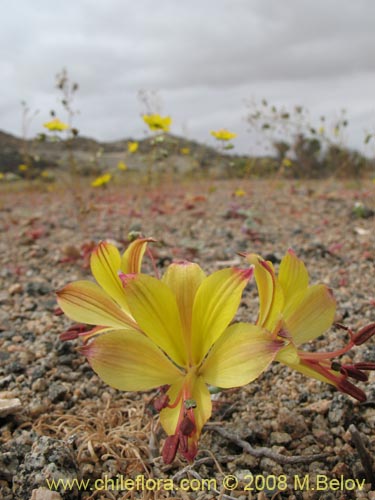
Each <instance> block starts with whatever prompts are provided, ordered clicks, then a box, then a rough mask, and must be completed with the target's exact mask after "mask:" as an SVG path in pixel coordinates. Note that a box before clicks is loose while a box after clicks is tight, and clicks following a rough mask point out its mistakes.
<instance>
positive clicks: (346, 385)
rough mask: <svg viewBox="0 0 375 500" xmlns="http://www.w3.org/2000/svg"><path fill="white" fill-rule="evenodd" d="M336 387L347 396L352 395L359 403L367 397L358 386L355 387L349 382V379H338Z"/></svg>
mask: <svg viewBox="0 0 375 500" xmlns="http://www.w3.org/2000/svg"><path fill="white" fill-rule="evenodd" d="M337 388H338V389H339V390H340V391H342V392H345V393H346V394H349V396H352V397H353V398H355V399H357V400H358V401H360V402H361V403H364V402H365V401H366V399H367V397H366V394H365V393H364V392H363V391H362V390H361V389H359V387H356V386H355V385H354V384H352V383H351V382H349V380H346V379H343V380H340V382H339V383H338V384H337Z"/></svg>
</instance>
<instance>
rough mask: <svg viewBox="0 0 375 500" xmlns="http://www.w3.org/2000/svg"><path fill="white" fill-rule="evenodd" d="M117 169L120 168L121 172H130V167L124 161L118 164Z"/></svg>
mask: <svg viewBox="0 0 375 500" xmlns="http://www.w3.org/2000/svg"><path fill="white" fill-rule="evenodd" d="M117 168H118V169H119V170H122V171H125V170H128V166H127V164H126V163H124V162H123V161H119V162H118V163H117Z"/></svg>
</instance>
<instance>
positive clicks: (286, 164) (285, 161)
mask: <svg viewBox="0 0 375 500" xmlns="http://www.w3.org/2000/svg"><path fill="white" fill-rule="evenodd" d="M292 165H293V163H292V162H291V161H290V160H289V158H283V161H282V162H281V166H282V167H286V168H289V167H291V166H292Z"/></svg>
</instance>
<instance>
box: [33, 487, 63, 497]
mask: <svg viewBox="0 0 375 500" xmlns="http://www.w3.org/2000/svg"><path fill="white" fill-rule="evenodd" d="M30 500H62V497H61V495H60V493H57V491H51V490H49V489H48V488H44V487H41V488H38V489H37V490H33V491H32V492H31V497H30Z"/></svg>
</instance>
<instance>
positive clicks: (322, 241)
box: [0, 180, 375, 500]
mask: <svg viewBox="0 0 375 500" xmlns="http://www.w3.org/2000/svg"><path fill="white" fill-rule="evenodd" d="M239 187H240V188H242V189H243V190H244V192H245V193H244V195H243V196H235V195H234V192H235V190H236V189H237V188H239ZM374 187H375V186H374V185H373V184H370V183H368V184H367V185H366V184H362V185H359V184H354V183H350V182H347V183H343V182H340V183H339V182H338V181H331V182H324V183H323V182H305V183H297V182H276V181H274V182H269V181H268V182H266V181H260V180H259V181H251V182H250V181H248V182H246V181H245V182H241V183H239V182H234V181H212V182H210V183H200V184H198V183H195V184H192V183H191V184H189V183H186V184H179V185H177V184H174V185H172V184H169V185H167V184H165V185H164V186H163V188H160V189H156V188H145V187H142V186H138V187H134V186H133V187H130V186H127V187H120V186H114V187H111V186H109V187H108V188H107V189H101V190H98V191H94V190H90V191H89V190H88V189H87V190H84V191H83V192H82V193H81V195H80V199H79V200H78V198H77V197H76V198H74V197H73V196H72V195H71V194H70V193H69V192H66V191H64V190H63V189H57V190H54V191H52V190H50V191H47V189H45V190H44V191H41V190H32V189H23V190H21V189H19V188H18V187H17V186H16V185H14V186H10V187H7V188H5V187H4V186H3V187H2V188H1V199H0V230H1V240H0V259H1V266H0V285H1V287H0V430H1V435H0V436H1V437H0V498H2V499H4V500H10V499H26V500H29V499H30V498H33V499H34V500H40V499H44V500H48V499H51V500H58V499H61V498H63V499H80V498H82V499H109V500H110V499H120V498H123V499H125V498H145V499H152V498H156V499H159V498H160V499H161V498H182V499H187V498H192V499H195V498H197V499H211V498H220V499H231V498H241V499H251V498H257V499H266V498H278V499H303V500H307V499H320V498H324V499H331V498H332V499H335V498H337V499H351V498H356V499H372V500H374V499H375V492H374V490H373V491H371V485H370V484H369V483H368V482H367V483H366V484H365V485H364V486H363V488H362V489H361V488H360V487H357V485H356V484H354V481H356V480H357V481H359V482H362V481H363V480H364V482H366V470H365V468H366V466H365V464H364V461H363V459H362V460H361V459H360V454H359V445H358V443H357V445H356V444H355V436H354V435H355V429H357V430H358V435H359V441H360V444H362V445H363V447H364V448H365V450H367V452H368V453H369V455H370V462H371V456H373V455H374V453H375V373H374V372H372V373H370V379H369V382H368V383H367V384H360V385H361V387H362V388H363V389H365V391H366V393H367V395H368V400H367V402H365V403H362V404H360V403H358V402H356V401H355V400H353V399H352V398H350V397H349V396H346V395H343V394H340V393H338V392H336V391H335V390H334V389H333V388H332V387H330V386H328V385H326V384H323V383H320V382H317V381H314V380H310V379H307V378H305V377H303V376H302V375H300V374H298V373H292V372H291V371H290V370H288V369H287V368H286V367H283V366H281V365H278V364H274V365H273V366H272V367H271V368H270V369H269V370H268V371H267V372H266V373H265V374H263V375H262V376H261V377H260V378H259V379H258V380H257V381H255V382H254V383H252V384H250V385H249V386H247V387H244V388H241V389H234V390H229V391H224V392H222V393H220V394H219V395H217V396H216V395H215V402H214V405H213V415H212V418H211V420H210V421H209V423H208V424H207V425H206V427H205V428H204V431H203V434H202V437H201V440H200V451H199V453H198V456H197V459H196V462H195V463H194V464H193V465H192V466H188V464H187V463H185V462H184V461H183V460H181V459H179V458H177V459H176V460H175V462H174V463H173V464H171V465H169V466H165V465H163V463H162V462H161V460H160V457H159V456H158V450H160V447H161V445H162V443H163V440H164V437H165V436H164V434H163V432H162V430H161V429H160V428H159V426H158V425H157V420H156V417H154V416H153V415H152V414H151V412H150V406H149V402H150V401H151V399H152V397H153V395H154V393H151V392H150V393H146V394H145V393H142V394H141V393H137V394H135V393H124V392H119V391H116V390H114V389H112V388H109V387H107V386H106V385H105V384H104V383H103V382H102V381H101V380H100V379H99V378H98V377H97V376H96V375H95V374H94V373H93V371H92V370H91V368H90V367H89V365H88V363H87V362H86V360H85V359H84V358H83V357H82V356H81V355H80V354H79V353H77V352H76V347H77V346H78V345H79V341H70V342H62V341H61V340H60V339H59V333H61V332H63V331H64V330H66V329H67V328H68V327H69V326H70V325H71V322H70V320H69V319H68V318H66V317H64V316H57V315H55V314H54V311H55V308H56V300H55V296H54V290H56V289H58V288H60V287H62V286H63V285H65V284H67V283H68V282H71V281H74V280H77V279H82V278H87V277H88V276H90V271H89V269H88V268H87V256H88V255H89V253H90V249H91V248H92V247H93V245H94V244H95V243H98V242H99V241H100V240H104V239H110V240H113V241H115V242H116V243H117V245H118V246H119V248H120V249H123V248H125V246H126V244H127V237H128V233H129V232H130V231H140V232H142V233H143V234H144V235H145V236H152V237H154V238H156V239H157V240H158V243H156V244H155V245H153V253H154V255H155V258H156V261H157V263H158V265H159V267H160V268H161V269H163V267H165V266H167V265H168V264H169V263H170V262H171V261H172V260H173V259H181V258H184V259H188V260H194V261H196V262H198V263H199V264H200V265H201V266H202V267H203V268H204V269H205V270H206V271H207V272H210V271H214V270H216V269H219V268H220V267H224V266H227V265H241V262H242V261H241V258H240V257H239V256H238V255H237V252H244V251H252V252H256V253H260V254H262V255H263V256H264V257H267V258H268V259H270V260H272V261H273V262H275V264H276V266H277V264H278V262H279V261H280V259H281V257H282V256H283V254H284V253H285V251H286V250H287V249H288V248H289V247H292V248H293V249H294V251H295V252H296V254H297V255H298V256H299V257H300V258H302V259H303V260H304V261H305V263H306V266H307V269H308V270H309V273H310V278H311V282H312V283H317V282H324V283H326V284H327V285H329V286H330V287H331V288H332V289H333V291H334V294H335V297H336V299H337V302H338V310H337V318H336V319H337V321H340V322H342V323H345V325H347V326H350V327H352V328H353V329H354V330H355V329H358V328H360V327H362V326H364V325H365V324H367V323H369V322H371V321H375V311H374V305H375V296H374V289H373V283H374V277H375V276H374V275H375V273H374V260H375V252H374V212H373V210H374V209H375V206H374V205H375V197H374V194H375V189H374ZM358 203H361V204H362V205H358ZM147 265H148V264H147V262H146V270H147V271H149V272H151V269H147ZM242 265H245V263H244V262H242ZM256 315H257V301H256V290H255V285H254V283H252V284H250V285H249V286H248V288H247V289H246V291H245V295H244V299H243V302H242V304H241V307H240V310H239V314H238V319H241V320H255V318H256ZM344 342H345V332H343V331H342V330H339V329H332V330H331V331H330V332H328V333H327V334H326V335H325V336H324V338H323V337H321V338H319V339H318V340H317V341H316V342H315V344H314V347H316V348H319V349H327V350H334V349H337V348H339V347H340V346H343V345H344ZM354 356H355V357H354V359H355V360H367V361H371V360H372V361H374V359H375V342H374V339H372V340H370V341H369V342H368V343H366V344H365V345H363V346H362V347H361V348H357V350H356V351H355V354H354ZM350 426H354V427H350ZM349 427H350V429H349ZM249 445H250V446H252V447H254V448H255V449H258V448H261V447H266V448H268V449H270V450H272V451H273V452H276V453H279V454H281V455H282V456H283V457H284V458H285V457H291V456H297V457H299V458H300V460H299V461H297V463H279V462H280V461H275V460H274V459H272V458H270V457H267V456H262V457H256V456H253V455H252V454H251V449H248V447H249ZM313 454H317V455H320V458H319V457H318V458H316V459H315V460H310V458H309V457H310V456H311V455H313ZM285 462H287V460H285ZM372 467H374V464H372ZM367 468H368V467H367ZM373 470H374V469H373ZM230 475H233V476H235V479H233V478H232V479H230ZM137 477H138V483H137V485H136V489H135V490H134V491H130V487H131V484H130V483H128V489H129V491H127V490H123V491H114V489H113V487H112V484H113V483H110V482H108V479H110V478H115V479H116V478H117V480H118V481H120V480H123V481H124V480H125V479H128V480H129V479H134V480H137V479H136V478H137ZM228 477H229V480H228ZM368 477H369V471H368V470H367V481H368V480H369V479H368ZM58 478H63V479H74V478H78V479H84V480H90V481H91V483H90V485H89V486H88V491H83V489H82V488H81V490H80V491H79V488H78V487H75V488H73V489H71V490H68V489H65V490H64V488H62V487H60V488H59V492H55V493H52V492H49V490H48V489H46V488H47V486H48V485H47V483H46V480H47V479H48V480H51V479H58ZM105 478H107V484H106V485H105V484H104V482H99V483H98V482H97V483H96V488H95V487H94V486H93V485H94V481H95V480H97V479H99V480H100V479H102V480H103V481H104V479H105ZM186 478H189V479H190V480H192V482H191V483H190V486H189V487H190V491H188V492H185V491H183V490H182V489H179V490H172V491H171V486H170V482H168V481H171V480H172V479H173V481H174V482H175V484H179V482H180V481H181V480H183V479H186ZM141 480H143V481H148V483H147V484H146V486H145V484H143V486H142V484H141ZM157 480H159V484H157ZM202 480H203V482H202ZM207 480H214V481H215V483H216V484H215V483H214V482H211V483H208V482H207ZM231 480H232V485H233V484H234V483H233V481H237V482H238V483H236V484H235V487H234V489H233V490H230V489H229V488H227V489H224V487H223V486H224V485H225V481H229V482H230V481H231ZM331 480H338V481H339V483H336V482H331V483H329V482H328V481H331ZM372 480H373V481H375V474H374V472H372ZM160 481H162V482H164V483H163V484H161V483H160ZM194 481H195V482H194ZM204 481H206V482H204ZM304 481H305V482H304ZM307 481H310V483H309V484H308V482H307ZM317 481H318V482H317ZM319 481H320V482H319ZM340 481H341V483H340ZM345 481H346V482H345ZM350 481H352V482H350ZM353 484H354V486H355V487H354V486H353ZM168 485H169V486H168ZM227 485H228V483H227ZM317 485H318V486H319V487H321V489H317ZM105 486H107V489H106V488H105ZM117 486H118V488H117V489H119V488H122V487H123V486H124V484H123V483H121V484H119V482H118V483H117ZM133 486H134V485H133ZM161 486H164V489H163V488H162V487H161ZM115 487H116V485H115ZM142 487H143V488H144V489H143V490H142ZM146 487H147V489H146ZM90 488H91V489H90ZM278 490H283V491H281V492H278Z"/></svg>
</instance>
